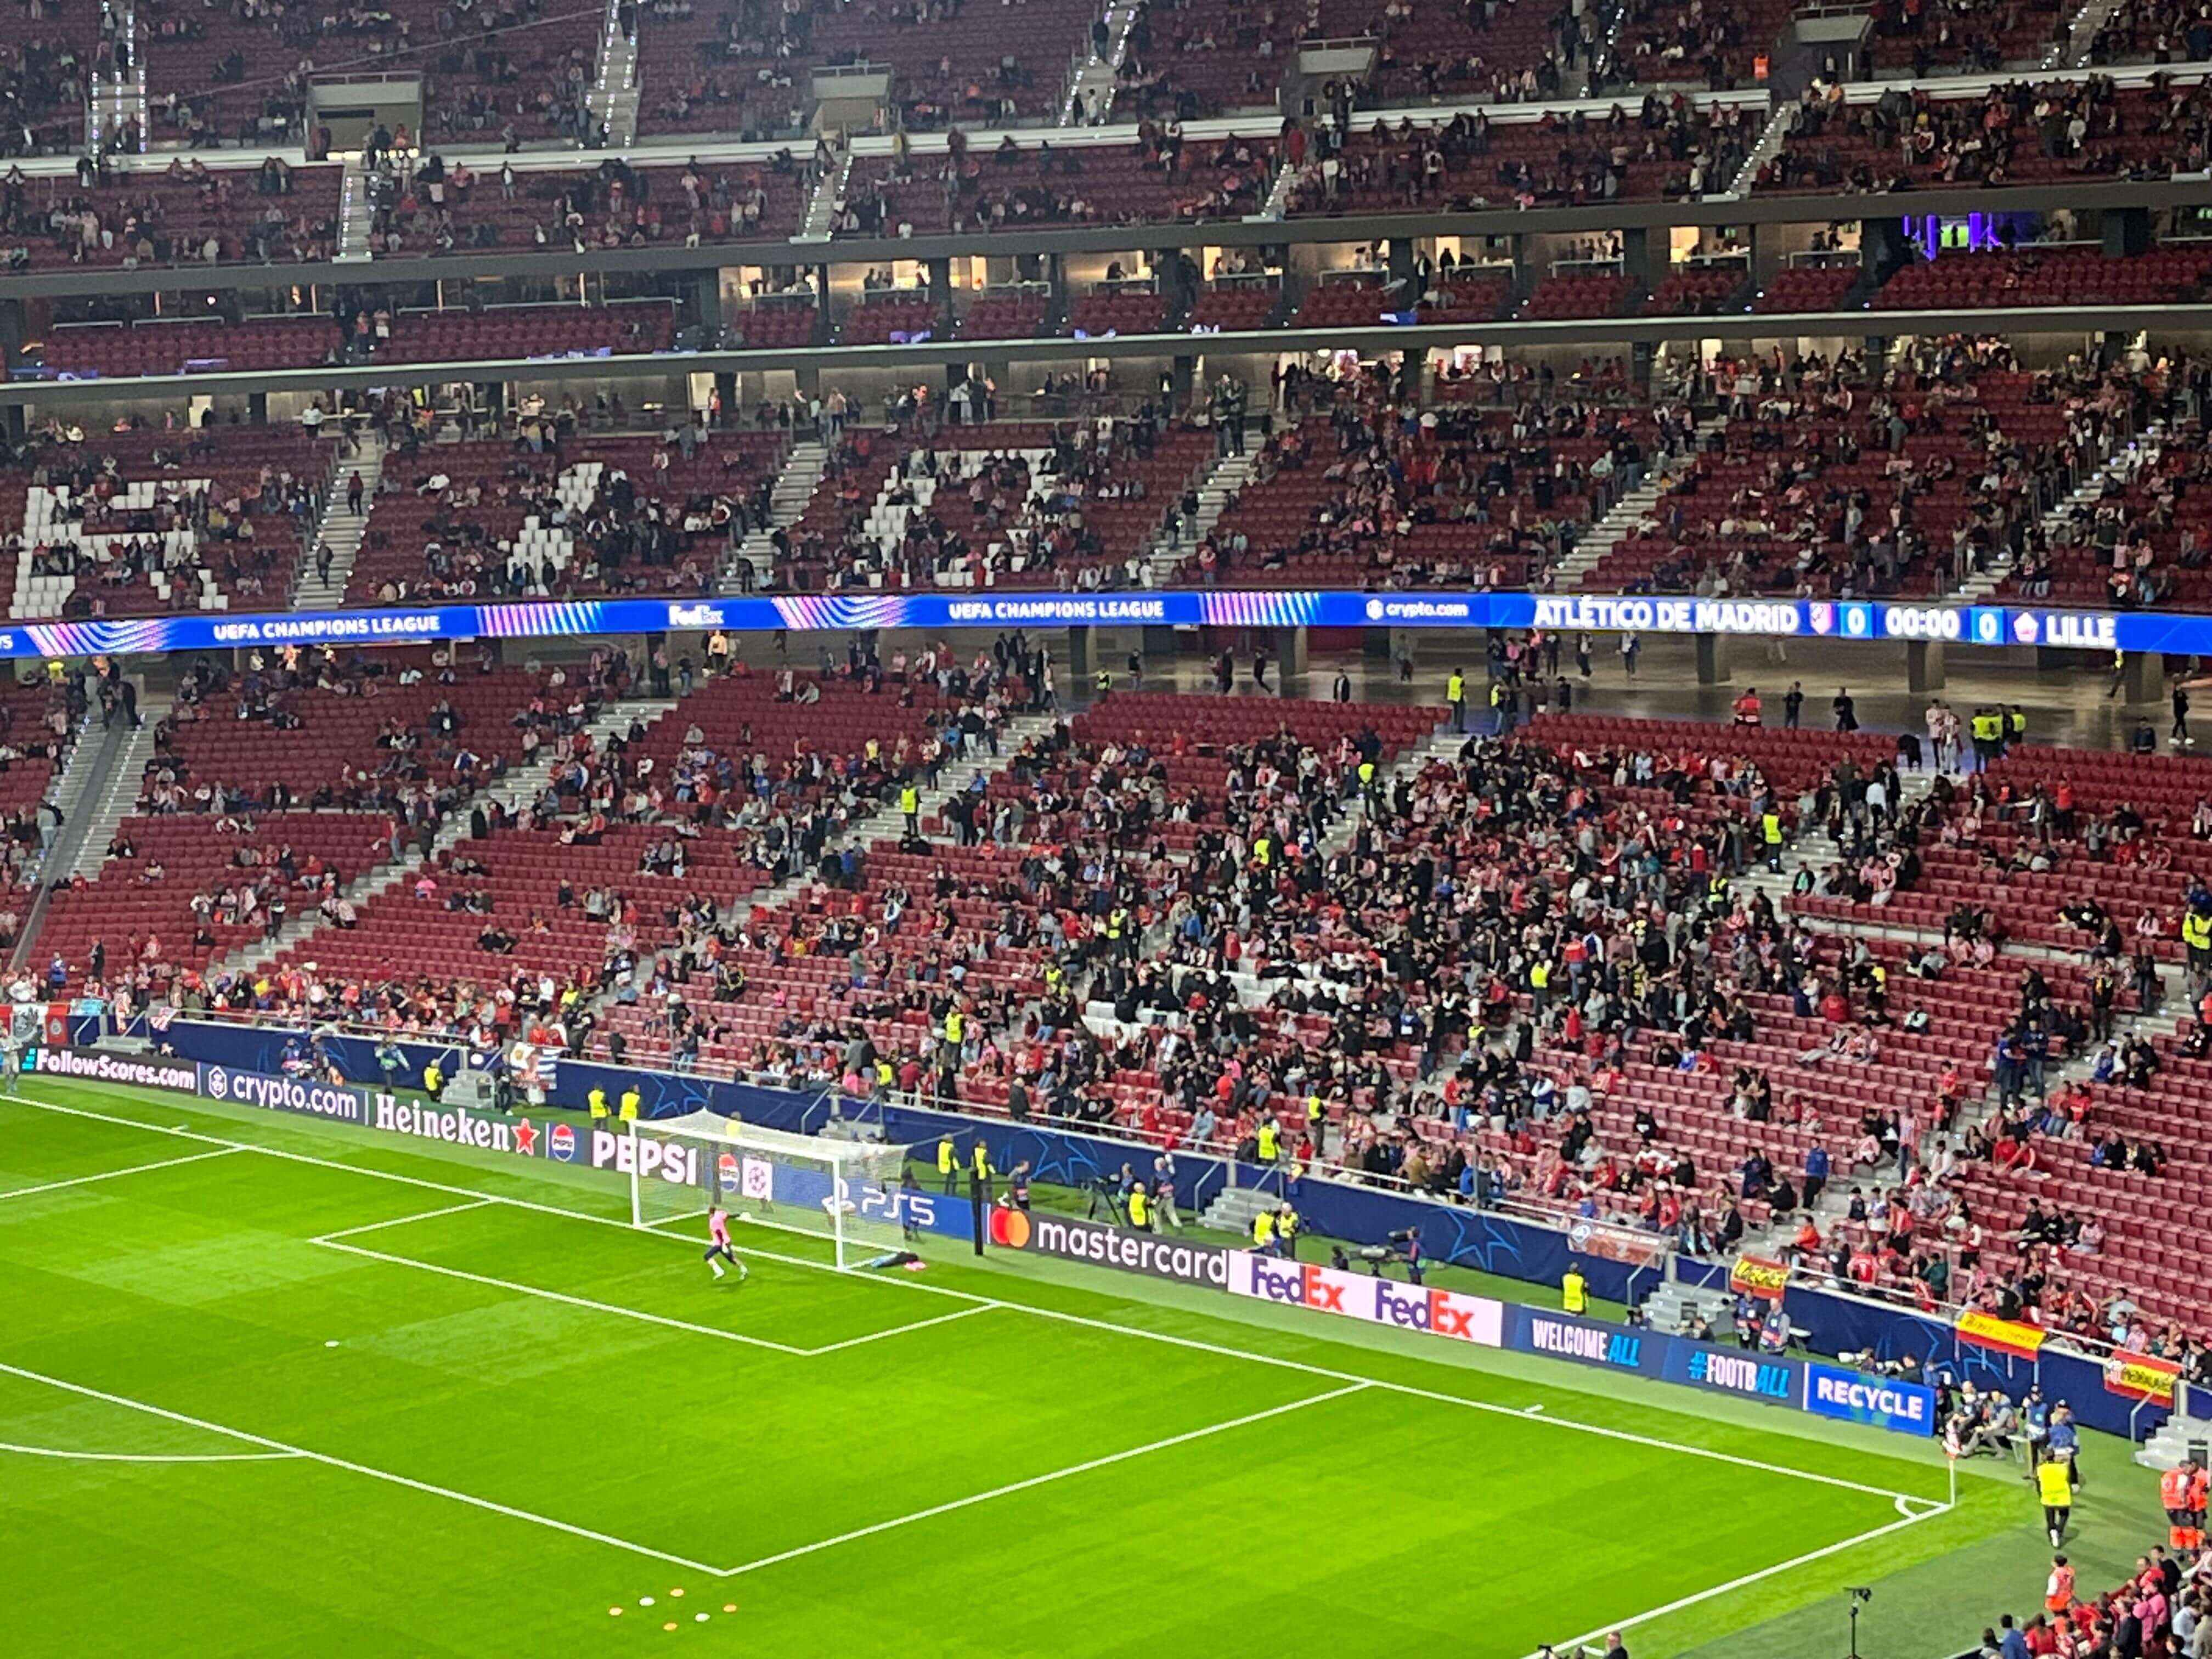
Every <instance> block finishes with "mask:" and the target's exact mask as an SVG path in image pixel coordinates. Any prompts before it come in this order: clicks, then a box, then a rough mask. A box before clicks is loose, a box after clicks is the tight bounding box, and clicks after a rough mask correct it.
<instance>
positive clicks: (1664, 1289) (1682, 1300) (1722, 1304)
mask: <svg viewBox="0 0 2212 1659" xmlns="http://www.w3.org/2000/svg"><path fill="white" fill-rule="evenodd" d="M1692 1312H1695V1313H1701V1314H1703V1315H1704V1316H1705V1322H1706V1323H1707V1324H1709V1325H1711V1327H1712V1328H1713V1334H1714V1335H1715V1336H1716V1337H1725V1336H1729V1335H1732V1334H1734V1333H1735V1298H1734V1297H1731V1296H1730V1295H1729V1293H1728V1292H1727V1291H1709V1290H1699V1289H1698V1288H1696V1287H1695V1286H1693V1285H1682V1284H1678V1283H1676V1282H1675V1281H1674V1279H1662V1280H1661V1281H1660V1283H1659V1288H1658V1289H1657V1290H1656V1291H1652V1292H1651V1294H1650V1296H1648V1297H1645V1298H1644V1321H1645V1322H1646V1323H1647V1324H1649V1325H1650V1327H1651V1328H1652V1329H1653V1330H1655V1331H1669V1332H1672V1331H1679V1330H1681V1329H1683V1328H1685V1327H1686V1326H1687V1324H1688V1323H1689V1316H1690V1315H1691V1314H1692Z"/></svg>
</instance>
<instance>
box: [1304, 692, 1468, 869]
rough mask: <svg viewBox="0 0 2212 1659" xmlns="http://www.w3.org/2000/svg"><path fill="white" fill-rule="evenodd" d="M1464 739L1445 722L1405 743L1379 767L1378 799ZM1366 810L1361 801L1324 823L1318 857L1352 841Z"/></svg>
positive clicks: (1451, 753) (1328, 856)
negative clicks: (1403, 746)
mask: <svg viewBox="0 0 2212 1659" xmlns="http://www.w3.org/2000/svg"><path fill="white" fill-rule="evenodd" d="M1466 741H1467V739H1466V738H1463V737H1462V736H1460V734H1459V733H1458V732H1455V731H1453V730H1452V729H1451V727H1450V726H1449V724H1447V725H1445V726H1439V727H1438V728H1437V730H1436V731H1434V732H1430V733H1429V735H1428V736H1427V737H1425V738H1422V739H1421V740H1420V741H1419V743H1415V744H1407V746H1406V747H1405V748H1404V749H1403V750H1400V751H1399V753H1398V756H1397V758H1395V760H1393V761H1392V762H1391V763H1390V764H1389V766H1387V767H1385V768H1384V769H1383V775H1382V777H1381V778H1380V779H1379V780H1378V781H1379V783H1380V785H1381V789H1382V795H1383V799H1384V800H1385V801H1386V802H1387V801H1388V800H1389V798H1390V792H1391V791H1392V790H1393V789H1395V788H1396V787H1397V785H1398V780H1399V779H1401V778H1410V777H1413V776H1415V775H1418V774H1419V772H1420V770H1421V769H1422V768H1423V767H1425V766H1426V765H1428V763H1430V762H1431V761H1438V760H1442V761H1449V760H1450V759H1451V758H1452V757H1454V756H1455V755H1457V754H1458V753H1459V751H1460V745H1461V744H1464V743H1465V742H1466ZM1366 811H1367V809H1366V807H1365V805H1364V803H1363V804H1361V805H1355V806H1353V807H1352V809H1351V810H1349V811H1346V812H1344V813H1343V814H1342V815H1340V817H1338V818H1337V820H1336V822H1335V823H1332V824H1330V825H1329V826H1328V834H1326V835H1324V836H1322V838H1321V840H1320V842H1317V843H1316V851H1317V852H1319V853H1320V854H1321V855H1322V858H1324V859H1332V858H1334V857H1335V856H1336V855H1337V854H1339V853H1341V852H1343V851H1344V850H1345V849H1346V848H1349V847H1350V846H1351V845H1352V839H1353V837H1355V836H1358V833H1359V826H1360V824H1361V823H1362V822H1363V821H1364V819H1365V817H1366Z"/></svg>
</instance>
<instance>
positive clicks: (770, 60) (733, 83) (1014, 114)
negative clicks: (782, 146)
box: [638, 0, 1091, 137]
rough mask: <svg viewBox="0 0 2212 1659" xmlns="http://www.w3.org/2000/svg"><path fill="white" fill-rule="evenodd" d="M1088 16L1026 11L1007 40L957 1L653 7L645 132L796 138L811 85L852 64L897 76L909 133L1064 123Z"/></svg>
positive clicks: (988, 11)
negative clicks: (1071, 69) (1060, 119)
mask: <svg viewBox="0 0 2212 1659" xmlns="http://www.w3.org/2000/svg"><path fill="white" fill-rule="evenodd" d="M1090 23H1091V6H1090V5H1089V3H1088V0H1030V3H1028V4H1026V5H1024V7H1023V8H1022V9H1021V20H1020V27H1019V28H1018V30H1015V31H1012V32H1010V31H1009V29H1008V28H1007V26H1006V16H1005V14H1004V11H1003V10H1002V9H1000V8H998V7H994V6H978V7H975V8H974V9H969V7H967V6H965V5H963V4H958V3H954V4H949V5H936V6H928V7H923V6H898V7H893V8H890V9H886V10H882V11H878V10H877V9H873V8H863V7H849V8H847V7H821V8H814V7H807V6H786V7H776V8H769V7H765V6H760V5H748V6H745V7H743V8H739V9H721V10H714V9H709V8H705V7H701V8H697V9H694V8H692V7H690V6H688V5H684V6H674V5H671V6H662V7H648V8H645V9H643V10H642V12H641V16H640V19H639V29H638V61H639V67H640V70H641V74H642V76H643V82H644V86H645V89H646V95H645V98H644V100H643V102H642V104H641V107H640V110H639V125H640V127H641V130H642V131H647V132H656V133H659V132H709V131H712V132H736V133H742V134H745V135H747V136H751V137H785V136H790V135H793V134H795V133H797V132H798V131H799V129H801V128H802V127H804V126H805V108H806V106H807V104H808V103H809V102H810V94H811V88H810V80H811V76H813V75H814V74H815V73H817V72H818V71H820V70H823V69H825V68H835V67H839V66H846V65H857V64H872V65H878V66H883V67H886V68H888V69H889V70H890V72H891V94H890V96H891V102H892V104H893V105H894V106H895V107H896V111H897V115H898V119H899V125H902V127H904V128H905V129H906V130H907V131H911V132H925V131H933V130H937V129H942V128H945V127H947V126H950V125H954V124H956V123H957V124H959V125H966V126H971V127H972V126H976V125H1012V124H1014V123H1015V122H1018V121H1024V120H1033V119H1036V118H1041V117H1044V116H1047V115H1049V114H1055V113H1057V112H1058V111H1059V109H1060V103H1061V100H1062V94H1063V91H1064V82H1065V76H1066V68H1067V64H1068V60H1069V58H1071V57H1072V56H1073V54H1074V52H1076V51H1077V50H1078V49H1079V46H1081V45H1082V43H1083V41H1084V40H1085V32H1086V31H1087V30H1088V28H1089V27H1090Z"/></svg>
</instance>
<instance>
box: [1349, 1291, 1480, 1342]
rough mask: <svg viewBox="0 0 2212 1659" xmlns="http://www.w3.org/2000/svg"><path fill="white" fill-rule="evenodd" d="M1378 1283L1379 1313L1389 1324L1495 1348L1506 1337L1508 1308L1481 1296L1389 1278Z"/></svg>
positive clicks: (1377, 1311)
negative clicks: (1425, 1287)
mask: <svg viewBox="0 0 2212 1659" xmlns="http://www.w3.org/2000/svg"><path fill="white" fill-rule="evenodd" d="M1374 1283H1375V1317H1376V1319H1377V1320H1378V1321H1380V1322H1382V1323H1383V1324H1385V1325H1401V1326H1403V1327H1405V1328H1407V1330H1414V1331H1427V1332H1429V1333H1430V1334H1432V1335H1436V1336H1449V1337H1452V1338H1455V1339H1456V1340H1459V1341H1462V1342H1479V1343H1481V1344H1482V1345H1483V1346H1485V1347H1491V1348H1494V1347H1497V1346H1498V1345H1499V1342H1500V1341H1501V1340H1502V1328H1503V1325H1504V1308H1503V1306H1502V1305H1501V1304H1498V1303H1496V1302H1492V1301H1490V1300H1489V1299H1487V1298H1486V1297H1479V1296H1455V1295H1453V1294H1452V1292H1451V1291H1430V1290H1423V1289H1421V1288H1420V1287H1419V1286H1418V1285H1406V1286H1402V1287H1401V1286H1400V1285H1395V1284H1394V1283H1392V1282H1391V1281H1390V1280H1389V1279H1376V1280H1375V1281H1374Z"/></svg>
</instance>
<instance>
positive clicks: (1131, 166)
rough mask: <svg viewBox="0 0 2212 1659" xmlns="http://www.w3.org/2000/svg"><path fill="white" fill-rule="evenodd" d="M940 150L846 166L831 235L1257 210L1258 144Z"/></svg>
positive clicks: (1261, 191)
mask: <svg viewBox="0 0 2212 1659" xmlns="http://www.w3.org/2000/svg"><path fill="white" fill-rule="evenodd" d="M947 141H948V144H947V148H945V149H937V148H936V147H934V146H933V147H932V148H931V149H928V150H927V151H920V150H914V149H908V151H907V152H906V153H904V154H902V155H863V156H859V157H856V158H855V159H854V163H853V169H852V172H851V173H850V174H849V176H848V179H847V180H846V184H845V190H844V197H843V205H844V210H843V213H842V216H840V218H839V220H838V222H837V227H836V229H837V234H840V235H846V236H854V235H866V236H877V235H892V236H897V235H905V234H909V233H910V234H915V235H921V236H927V235H933V234H941V233H945V232H950V231H969V230H992V231H997V230H1018V229H1022V228H1025V227H1028V226H1031V225H1054V224H1078V225H1081V224H1129V225H1136V224H1202V223H1205V222H1207V221H1209V220H1217V219H1238V218H1242V217H1243V216H1245V215H1246V214H1249V213H1255V212H1257V211H1258V210H1259V208H1260V205H1261V203H1262V202H1264V201H1265V200H1266V199H1267V189H1268V185H1269V180H1270V174H1271V172H1272V167H1273V146H1272V145H1271V144H1270V143H1267V141H1266V140H1265V139H1263V138H1259V137H1241V136H1237V137H1225V138H1222V139H1218V140H1212V139H1193V140H1190V141H1188V142H1186V141H1185V140H1184V139H1183V138H1182V136H1181V134H1180V133H1175V134H1170V133H1169V132H1168V131H1165V130H1164V129H1163V128H1160V127H1158V126H1155V125H1152V124H1151V123H1149V122H1146V123H1142V124H1139V127H1138V129H1137V135H1136V138H1135V141H1134V143H1129V144H1092V143H1068V142H1066V141H1065V140H1063V141H1062V142H1061V143H1057V144H1055V143H1053V142H1052V141H1051V140H1049V139H1040V140H1038V141H1037V142H1036V143H1033V144H1031V143H1022V142H1020V141H1019V140H1018V139H1017V138H1016V137H1015V136H1014V135H1013V134H1012V133H1009V134H1007V135H1006V136H1005V137H1003V138H1001V139H1000V142H999V143H996V144H994V145H992V146H991V147H990V149H988V150H987V151H986V152H984V153H981V154H977V153H976V152H975V151H974V150H971V149H969V142H968V137H967V135H966V134H965V133H963V132H961V131H959V130H957V128H956V129H955V130H954V131H952V132H951V133H950V134H948V135H947Z"/></svg>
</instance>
